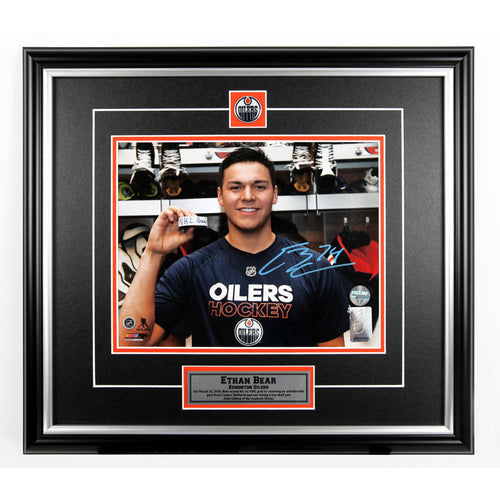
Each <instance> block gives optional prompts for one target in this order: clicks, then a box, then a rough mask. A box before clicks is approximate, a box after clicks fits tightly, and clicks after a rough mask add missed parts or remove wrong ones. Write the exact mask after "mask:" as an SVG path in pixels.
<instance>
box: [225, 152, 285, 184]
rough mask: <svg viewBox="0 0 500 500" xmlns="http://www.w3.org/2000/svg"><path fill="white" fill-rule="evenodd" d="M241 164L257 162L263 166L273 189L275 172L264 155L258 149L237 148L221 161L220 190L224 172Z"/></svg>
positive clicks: (272, 165) (270, 162)
mask: <svg viewBox="0 0 500 500" xmlns="http://www.w3.org/2000/svg"><path fill="white" fill-rule="evenodd" d="M243 162H257V163H261V164H262V165H264V167H266V168H267V169H268V170H269V175H270V176H271V183H272V185H273V187H274V186H275V185H276V172H275V169H274V164H273V162H272V161H271V160H270V159H269V158H268V157H267V156H266V154H265V153H264V152H263V151H262V150H261V149H258V148H239V149H235V150H234V151H233V152H232V153H229V155H228V156H226V158H224V160H223V161H222V163H221V164H220V167H219V187H221V188H222V183H223V181H224V171H225V170H226V168H229V167H230V166H231V165H234V164H235V163H243Z"/></svg>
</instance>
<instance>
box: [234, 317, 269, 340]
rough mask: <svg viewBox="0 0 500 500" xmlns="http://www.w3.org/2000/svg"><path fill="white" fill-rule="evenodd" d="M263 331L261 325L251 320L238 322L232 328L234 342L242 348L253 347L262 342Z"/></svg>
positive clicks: (246, 319)
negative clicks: (242, 346)
mask: <svg viewBox="0 0 500 500" xmlns="http://www.w3.org/2000/svg"><path fill="white" fill-rule="evenodd" d="M263 334H264V330H263V328H262V325H261V324H260V323H259V322H258V321H257V320H256V319H253V318H245V319H242V320H241V321H239V322H238V323H237V324H236V326H235V328H234V336H235V337H236V340H237V341H238V342H239V343H240V344H241V345H244V346H253V345H256V344H258V343H259V342H260V341H261V340H262V336H263Z"/></svg>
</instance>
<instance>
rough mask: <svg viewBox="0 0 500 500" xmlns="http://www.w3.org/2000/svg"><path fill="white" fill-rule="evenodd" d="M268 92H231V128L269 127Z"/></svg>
mask: <svg viewBox="0 0 500 500" xmlns="http://www.w3.org/2000/svg"><path fill="white" fill-rule="evenodd" d="M266 100H267V91H265V90H231V91H229V127H230V128H240V127H254V128H265V127H267V111H266V105H267V104H266Z"/></svg>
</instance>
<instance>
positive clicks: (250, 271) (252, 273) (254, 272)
mask: <svg viewBox="0 0 500 500" xmlns="http://www.w3.org/2000/svg"><path fill="white" fill-rule="evenodd" d="M245 274H246V275H247V276H249V277H252V276H256V275H257V268H256V267H255V266H247V268H246V271H245Z"/></svg>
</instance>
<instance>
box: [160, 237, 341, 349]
mask: <svg viewBox="0 0 500 500" xmlns="http://www.w3.org/2000/svg"><path fill="white" fill-rule="evenodd" d="M347 308H348V304H347V299H346V297H345V294H344V291H343V289H342V286H341V282H340V278H339V277H338V275H337V274H336V272H335V269H334V268H333V267H332V266H331V265H330V263H329V262H328V260H327V259H326V258H324V257H323V256H320V254H318V253H317V252H314V251H313V250H311V249H309V248H308V244H307V243H304V244H297V243H295V242H293V241H291V240H288V239H286V238H283V237H281V236H279V235H277V236H276V239H275V241H274V243H273V244H272V245H271V246H270V247H268V248H267V249H266V250H264V251H262V252H259V253H257V254H252V253H247V252H243V251H241V250H238V249H237V248H235V247H233V246H231V245H230V244H229V243H228V242H227V240H226V239H225V238H220V239H219V240H217V241H216V242H214V243H212V244H210V245H207V246H205V247H203V248H201V249H200V250H198V251H196V252H193V253H192V254H189V255H187V256H185V257H182V258H181V259H179V260H178V261H176V262H175V263H174V264H172V266H170V267H169V268H168V269H167V270H166V272H165V273H164V274H163V276H162V277H161V278H160V280H159V282H158V285H157V288H156V323H157V324H158V325H160V326H161V327H162V328H164V329H165V330H166V331H167V332H169V331H171V330H172V329H173V327H174V326H175V325H176V324H177V323H179V322H180V321H182V320H186V322H185V323H183V329H185V330H186V331H185V333H186V336H187V335H191V334H192V345H193V346H197V347H200V346H203V347H206V346H215V347H226V346H230V347H251V346H255V347H310V346H315V345H316V344H317V343H319V342H325V341H328V340H332V339H334V338H336V337H338V336H340V335H341V334H342V333H343V332H344V331H346V330H348V328H349V324H348V315H347Z"/></svg>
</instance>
